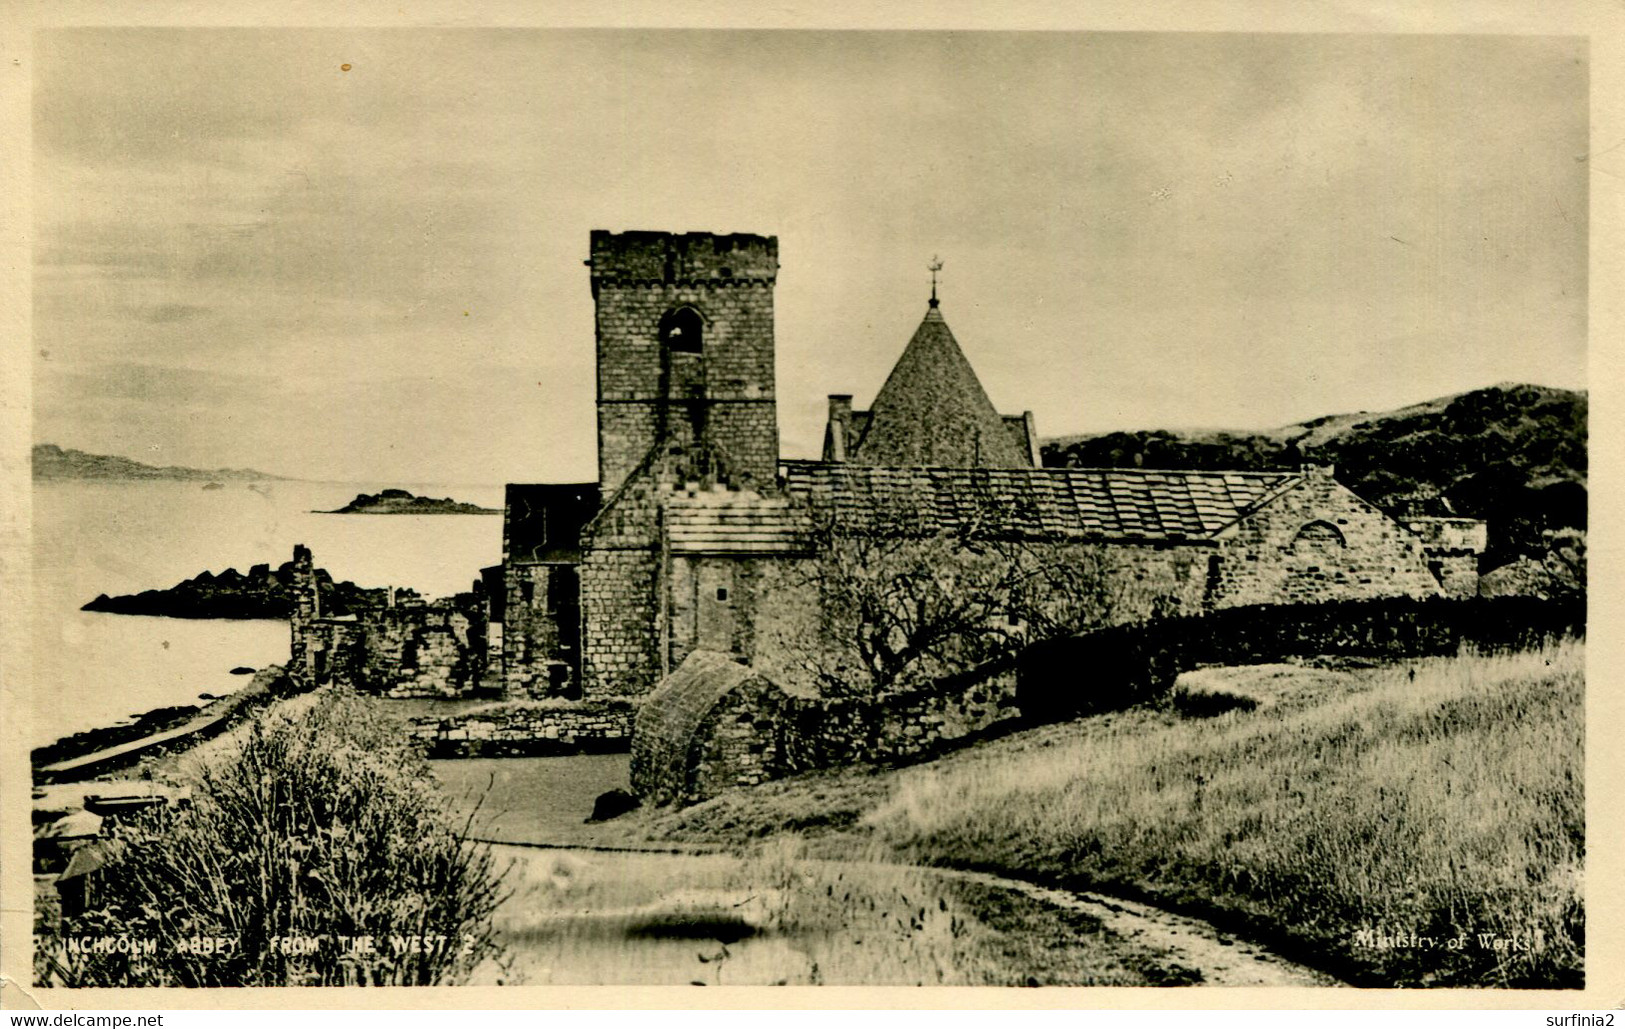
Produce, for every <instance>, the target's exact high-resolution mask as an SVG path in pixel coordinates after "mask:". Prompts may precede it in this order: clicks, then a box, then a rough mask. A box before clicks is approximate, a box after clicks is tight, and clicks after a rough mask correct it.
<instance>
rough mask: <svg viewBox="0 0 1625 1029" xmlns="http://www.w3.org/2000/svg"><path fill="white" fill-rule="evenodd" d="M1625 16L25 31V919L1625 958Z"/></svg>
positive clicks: (381, 951)
mask: <svg viewBox="0 0 1625 1029" xmlns="http://www.w3.org/2000/svg"><path fill="white" fill-rule="evenodd" d="M1602 59H1603V58H1602V56H1601V55H1600V54H1597V53H1595V52H1594V48H1593V46H1592V44H1591V41H1590V40H1589V39H1588V37H1586V36H1584V35H1575V34H1561V33H1552V34H1530V33H1513V32H1505V33H1497V32H1487V31H1486V32H1431V33H1426V34H1423V33H1406V32H1376V31H1372V32H1347V33H1344V32H1337V33H1308V32H1290V31H1279V32H1265V31H1243V32H1233V31H1232V32H1218V31H1082V30H1079V31H996V30H977V31H966V30H957V29H952V28H931V27H919V28H916V29H914V30H910V31H897V30H870V29H859V28H848V29H828V30H800V31H790V30H775V29H746V28H718V29H707V28H686V29H678V28H652V29H641V28H525V27H491V28H480V27H421V26H420V27H381V26H380V27H345V28H335V27H328V28H323V27H313V28H297V29H295V28H279V27H268V26H267V27H255V26H252V25H242V26H233V27H196V26H182V25H174V26H153V27H138V26H95V25H83V26H68V25H63V26H52V27H42V28H39V29H37V30H35V31H34V32H33V35H32V52H31V67H30V68H28V69H26V70H24V71H23V72H22V74H24V76H25V79H26V81H28V82H30V83H31V90H32V96H31V101H30V103H29V117H30V120H31V127H30V128H31V138H32V150H31V156H30V158H29V161H30V164H29V167H28V168H27V174H28V175H29V176H30V177H31V180H32V184H33V185H32V194H31V201H30V202H31V207H32V232H31V236H30V246H29V247H28V249H27V250H25V251H24V253H25V255H27V256H26V258H25V260H27V261H28V262H30V264H31V279H32V300H31V306H30V308H29V309H30V311H31V322H32V331H31V336H30V337H29V338H28V340H27V343H26V348H22V347H19V348H16V353H17V354H18V355H19V356H20V359H21V360H20V363H19V362H18V361H17V359H16V358H14V359H13V364H12V365H11V367H10V368H9V369H8V370H10V371H13V372H15V373H17V374H18V375H20V376H25V377H26V378H27V381H28V383H29V384H30V387H29V394H30V401H29V409H28V416H27V417H28V418H29V419H30V423H31V434H30V438H29V440H28V447H29V464H28V469H27V471H26V473H24V475H25V477H26V479H27V480H28V481H27V495H28V497H29V498H30V512H29V515H28V519H29V522H28V543H27V553H26V560H27V562H28V563H29V564H30V567H31V572H30V578H29V580H28V589H27V592H26V594H23V595H20V596H19V595H18V594H17V593H15V592H14V591H8V593H7V595H6V609H5V615H6V618H7V620H8V621H10V622H11V623H12V625H11V629H10V631H11V632H22V633H25V634H26V647H25V649H26V652H27V660H28V665H27V668H28V675H27V681H26V683H23V684H22V689H23V692H22V694H20V695H21V696H22V697H24V698H26V699H25V702H24V703H22V704H21V708H22V711H23V719H22V722H21V726H20V727H19V725H18V723H16V722H14V723H13V726H12V728H13V729H14V730H16V731H17V734H18V738H20V736H21V733H22V731H23V729H26V733H27V739H26V742H25V744H24V746H23V748H22V749H26V751H27V756H28V765H29V778H30V780H31V781H30V783H29V797H28V804H27V809H28V811H29V812H30V822H29V826H28V831H27V832H28V838H29V839H30V840H31V847H32V857H31V869H30V872H31V880H32V895H31V898H20V899H19V904H18V905H9V903H8V909H7V911H6V917H7V919H8V921H13V920H16V919H21V918H25V917H31V932H30V935H29V938H30V939H31V943H32V952H31V958H30V959H29V961H28V962H27V963H26V965H23V964H20V963H19V962H18V961H17V960H16V958H17V952H16V951H15V950H13V951H12V952H11V953H9V954H8V956H7V967H6V974H7V976H8V977H10V978H12V979H15V980H17V981H19V982H24V981H27V982H31V984H32V986H31V989H37V990H41V991H44V995H48V994H49V992H50V991H54V990H57V989H81V988H111V989H130V988H146V987H184V988H195V989H198V990H199V991H201V990H202V989H204V988H210V987H287V986H294V987H344V986H402V987H405V986H411V987H434V986H484V987H576V986H615V987H644V986H648V987H673V988H679V987H680V988H685V989H689V988H693V987H718V986H722V987H742V986H755V987H769V986H784V987H817V986H835V987H843V986H845V987H850V986H863V987H904V986H907V987H921V986H924V987H930V986H958V987H965V986H978V987H1080V986H1089V987H1144V988H1151V987H1192V988H1196V987H1212V986H1220V987H1262V988H1289V987H1298V988H1311V989H1314V990H1325V991H1339V990H1342V991H1349V990H1354V991H1359V990H1367V991H1369V990H1377V989H1381V990H1390V989H1397V988H1406V989H1413V988H1414V989H1424V990H1427V989H1433V990H1449V989H1473V990H1479V991H1490V992H1491V993H1493V994H1495V995H1497V996H1515V995H1516V993H1517V991H1535V990H1541V991H1548V990H1560V991H1581V990H1584V989H1585V987H1586V985H1587V976H1588V972H1590V973H1592V974H1595V973H1596V972H1597V971H1598V969H1597V967H1596V965H1595V964H1594V963H1592V962H1588V960H1587V945H1586V925H1587V912H1588V906H1587V902H1586V877H1585V870H1586V865H1587V848H1586V844H1587V818H1586V802H1587V781H1586V745H1585V743H1586V725H1587V718H1586V715H1587V693H1586V683H1587V675H1586V667H1587V665H1586V646H1587V642H1586V636H1587V631H1586V625H1587V535H1588V529H1589V525H1588V512H1589V509H1590V504H1589V495H1588V489H1589V485H1588V398H1589V393H1588V387H1589V382H1588V360H1589V358H1590V357H1591V356H1592V350H1591V346H1592V344H1591V341H1590V332H1591V328H1592V326H1591V319H1590V316H1589V312H1588V305H1589V303H1590V301H1591V299H1592V298H1591V291H1592V287H1591V285H1590V281H1589V280H1590V278H1591V275H1590V272H1589V261H1590V249H1589V245H1590V242H1589V241H1590V236H1589V233H1590V227H1591V221H1592V218H1591V214H1592V210H1593V202H1592V200H1591V198H1590V196H1589V193H1588V191H1589V189H1590V186H1591V177H1592V172H1593V170H1594V164H1593V163H1592V162H1590V161H1588V157H1589V156H1590V155H1591V153H1592V149H1593V142H1592V136H1591V131H1592V123H1591V117H1592V116H1591V106H1590V103H1591V90H1592V75H1593V70H1594V68H1593V66H1594V62H1598V61H1601V60H1602ZM13 71H16V69H13ZM1621 155H1625V152H1622V153H1621V154H1616V155H1613V156H1616V157H1617V156H1621ZM1615 286H1616V288H1617V284H1615ZM1596 288H1598V289H1601V288H1602V286H1601V284H1600V283H1599V284H1598V286H1597V287H1596ZM17 688H18V683H17V682H16V679H15V677H13V679H12V682H11V683H10V685H9V686H8V690H16V689H17ZM10 695H11V696H12V697H13V698H15V697H16V696H18V694H16V693H11V694H10ZM13 709H15V706H14V708H13ZM13 709H8V713H9V710H13ZM16 767H18V768H20V762H19V764H18V765H17V766H16ZM11 786H15V787H17V788H18V791H19V792H20V787H21V783H13V784H11ZM8 788H11V787H8ZM4 832H5V835H6V837H7V838H8V839H10V838H16V839H20V838H21V837H22V835H23V833H24V829H23V826H22V825H21V824H20V821H18V820H16V819H10V820H8V822H7V824H6V826H5V829H4ZM17 871H18V869H15V868H14V869H12V874H15V873H16V872H17ZM24 907H30V908H31V909H30V910H28V911H27V912H26V913H25V912H24V911H23V908H24ZM14 966H15V967H14ZM240 992H241V991H240ZM1150 992H1152V993H1154V992H1156V991H1150ZM693 993H694V995H695V996H707V995H702V994H700V993H699V991H693ZM1493 1002H1494V1001H1491V1003H1493ZM232 1003H245V1004H254V1003H255V1001H254V1000H253V999H252V996H249V997H248V999H238V1000H233V1001H232ZM296 1003H297V1002H296ZM610 1003H614V1001H610ZM687 1003H703V1000H693V1001H689V1002H687ZM813 1003H816V1000H815V1001H814V1002H813ZM1565 1003H1566V1002H1565Z"/></svg>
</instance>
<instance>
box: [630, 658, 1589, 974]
mask: <svg viewBox="0 0 1625 1029" xmlns="http://www.w3.org/2000/svg"><path fill="white" fill-rule="evenodd" d="M1278 667H1283V668H1284V669H1285V670H1284V671H1282V672H1279V673H1270V674H1267V675H1266V674H1256V675H1252V676H1251V678H1252V679H1253V680H1256V682H1257V686H1256V690H1261V691H1262V692H1259V694H1258V696H1259V699H1260V702H1259V703H1258V704H1257V707H1256V710H1247V708H1248V707H1249V705H1248V704H1246V703H1245V702H1243V703H1241V704H1239V705H1234V707H1235V710H1232V711H1229V712H1228V713H1216V712H1212V711H1211V706H1210V705H1209V704H1207V703H1206V702H1204V701H1201V700H1200V699H1197V698H1196V697H1195V696H1194V695H1193V696H1192V697H1190V698H1188V702H1189V703H1190V704H1191V705H1193V706H1194V707H1195V708H1197V709H1200V710H1193V711H1192V712H1191V713H1192V714H1204V715H1206V714H1211V717H1205V718H1200V719H1188V718H1182V717H1180V715H1179V714H1178V713H1177V712H1175V711H1173V710H1169V709H1168V708H1157V709H1141V710H1138V711H1132V712H1126V713H1115V714H1107V715H1101V716H1097V717H1093V718H1086V719H1083V720H1080V721H1078V722H1074V723H1070V724H1064V725H1055V726H1046V727H1044V728H1042V729H1038V730H1033V731H1031V732H1029V733H1024V734H1018V735H1016V736H1012V737H1009V738H1006V739H1003V740H996V741H991V742H989V743H985V744H983V745H981V746H979V747H976V748H974V749H973V750H970V751H966V752H962V753H960V754H956V755H951V756H949V757H947V758H944V759H942V760H939V761H936V762H933V763H930V764H927V765H921V766H917V767H914V768H910V769H903V770H899V771H892V772H885V771H878V770H876V769H872V768H860V769H852V770H848V771H847V772H845V773H843V774H828V773H826V774H820V775H817V776H810V777H807V778H806V779H805V780H802V781H794V780H792V781H789V782H786V783H775V784H770V785H769V786H766V787H760V788H758V789H757V790H753V791H746V792H742V793H740V794H737V795H734V796H725V797H722V798H718V800H717V801H715V802H712V803H711V804H705V805H700V806H698V807H695V808H692V809H690V810H688V811H686V812H683V813H681V814H680V815H676V816H671V817H670V818H668V819H666V820H663V821H662V822H660V823H657V824H656V829H657V831H658V832H660V833H661V834H664V835H670V836H680V837H687V838H695V837H697V836H710V837H722V838H749V837H753V836H756V835H760V834H766V833H771V832H774V831H778V830H779V827H781V826H783V825H786V824H796V825H798V826H799V828H800V829H801V830H802V831H804V832H805V831H816V830H814V829H813V825H812V821H811V819H812V818H813V816H814V815H815V814H816V815H817V816H819V817H822V818H823V819H825V820H826V821H828V822H829V823H831V824H832V825H833V826H835V827H836V828H835V830H834V832H835V833H836V835H834V836H832V837H831V839H830V842H829V843H828V844H827V846H828V847H829V849H830V852H831V853H840V852H842V851H844V850H847V849H849V848H850V847H851V846H852V845H853V844H852V842H851V841H852V839H853V838H854V837H859V838H863V839H864V840H866V841H867V843H868V845H873V846H880V847H883V848H885V850H886V851H887V852H888V853H891V854H892V855H894V856H896V857H899V858H903V859H907V860H911V861H915V862H920V863H927V864H943V865H952V866H959V867H975V868H982V869H986V870H988V871H993V872H997V873H999V874H1002V875H1007V876H1012V877H1018V878H1027V879H1033V880H1039V881H1044V882H1048V883H1053V884H1056V885H1061V886H1066V887H1072V888H1080V889H1081V888H1094V889H1104V890H1106V891H1108V892H1118V893H1122V894H1126V895H1137V896H1142V897H1145V898H1148V899H1150V900H1152V901H1154V902H1156V903H1159V904H1163V905H1167V906H1172V907H1175V908H1179V909H1183V910H1186V911H1188V912H1190V913H1193V914H1197V915H1199V916H1202V917H1205V918H1208V919H1210V920H1212V921H1213V922H1215V923H1216V924H1218V925H1220V926H1221V927H1225V928H1229V929H1231V930H1232V931H1235V932H1238V933H1240V934H1242V935H1244V936H1248V937H1251V938H1254V939H1257V940H1259V941H1260V942H1264V943H1267V944H1272V945H1274V946H1275V947H1276V949H1277V950H1279V951H1280V952H1281V953H1283V954H1284V955H1286V956H1288V957H1291V958H1293V959H1295V960H1299V961H1303V962H1306V963H1309V964H1314V965H1318V966H1319V967H1321V968H1322V969H1324V970H1326V971H1329V972H1332V973H1333V974H1336V975H1339V976H1340V977H1342V978H1345V979H1348V980H1350V981H1352V982H1355V983H1357V984H1360V985H1368V986H1512V987H1547V988H1549V987H1577V986H1580V985H1582V981H1583V948H1584V936H1585V918H1584V909H1583V896H1582V889H1581V877H1582V868H1583V859H1584V849H1585V830H1584V826H1585V818H1584V794H1583V788H1582V781H1581V780H1582V772H1583V768H1584V760H1583V750H1582V748H1583V740H1584V715H1583V712H1584V644H1583V643H1579V642H1575V641H1566V642H1562V643H1558V644H1553V645H1549V646H1546V647H1544V648H1541V649H1537V650H1532V651H1527V652H1522V653H1512V654H1497V655H1478V654H1464V655H1462V656H1458V657H1447V658H1426V659H1420V660H1413V661H1407V662H1403V663H1398V664H1393V665H1387V666H1384V667H1380V668H1373V669H1363V670H1354V671H1329V670H1318V669H1313V668H1299V669H1298V670H1296V671H1292V670H1291V669H1289V668H1285V666H1278ZM1218 671H1219V670H1215V671H1214V673H1208V678H1207V682H1208V684H1209V688H1208V689H1204V691H1203V692H1211V684H1212V682H1213V681H1214V676H1215V674H1216V673H1217V672H1218ZM1236 671H1237V672H1241V673H1248V671H1249V670H1247V669H1237V670H1236ZM1243 678H1247V676H1243ZM1276 682H1279V683H1282V684H1284V686H1276V685H1274V683H1276ZM1301 683H1308V684H1311V685H1310V686H1307V687H1306V686H1303V685H1298V684H1301ZM1315 684H1319V685H1315ZM798 812H799V814H798ZM1457 941H1459V943H1458V942H1457Z"/></svg>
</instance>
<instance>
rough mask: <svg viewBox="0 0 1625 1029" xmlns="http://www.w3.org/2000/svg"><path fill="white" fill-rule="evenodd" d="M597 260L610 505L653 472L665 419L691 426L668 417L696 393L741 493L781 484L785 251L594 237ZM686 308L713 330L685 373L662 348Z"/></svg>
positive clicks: (602, 450)
mask: <svg viewBox="0 0 1625 1029" xmlns="http://www.w3.org/2000/svg"><path fill="white" fill-rule="evenodd" d="M591 249H592V258H591V264H592V289H593V297H594V303H595V310H596V324H597V340H598V355H597V356H598V411H599V432H598V435H599V439H598V444H599V447H598V460H599V483H600V485H601V486H602V488H603V490H604V492H605V493H606V494H609V493H612V492H613V491H614V490H615V489H616V488H617V487H618V486H619V485H620V483H621V482H622V481H623V480H624V479H625V478H626V476H627V475H628V474H629V473H630V472H631V470H632V469H633V468H635V467H636V466H637V465H638V463H639V462H641V461H642V460H643V458H644V456H645V454H647V453H648V451H649V448H650V447H651V446H652V445H653V444H654V442H655V440H656V439H657V438H658V434H659V429H658V427H659V426H660V424H661V423H662V420H663V418H664V419H665V420H667V421H669V420H673V419H676V418H679V417H684V418H686V417H688V416H687V414H686V413H685V412H680V411H676V410H671V409H668V408H666V406H665V405H667V404H668V403H669V402H671V401H679V400H680V401H685V402H686V401H688V400H690V399H693V398H694V394H695V393H696V392H699V393H701V394H702V395H703V400H704V402H705V404H704V406H705V407H706V411H705V413H704V415H703V416H702V421H703V423H704V424H705V425H706V426H707V427H708V435H710V436H711V437H713V439H714V441H715V442H716V443H717V444H718V445H719V446H720V447H721V448H722V449H723V451H725V452H726V453H727V454H728V455H729V457H730V458H731V459H732V461H733V462H734V465H735V469H734V470H735V473H736V475H737V476H738V480H737V481H736V485H746V484H748V483H749V482H754V483H757V484H764V485H765V484H771V483H772V482H773V481H774V479H775V476H776V475H777V470H778V456H779V454H778V416H777V413H776V408H775V402H774V368H773V366H774V346H773V285H774V280H775V278H776V276H777V273H778V243H777V241H776V240H773V239H769V238H763V237H759V236H712V235H709V234H704V233H694V234H690V235H686V236H685V235H671V234H664V233H623V234H618V235H617V234H612V233H607V232H594V233H593V234H592V239H591ZM679 307H691V308H693V309H694V310H695V311H696V312H698V313H699V315H700V316H701V319H702V321H703V347H702V352H701V354H700V355H698V356H697V357H695V358H690V357H689V355H681V357H680V358H679V360H680V362H682V363H684V364H685V367H683V368H680V369H679V368H674V367H673V365H672V360H671V358H672V356H673V355H667V354H664V353H662V344H661V340H660V323H661V319H662V318H663V317H664V316H665V315H666V314H667V313H668V312H670V311H672V310H674V309H676V308H679ZM687 364H695V365H697V367H692V368H691V367H687V366H686V365H687ZM679 372H680V373H681V374H676V373H679ZM674 376H675V378H674ZM678 379H681V380H682V381H680V382H679V381H677V380H678Z"/></svg>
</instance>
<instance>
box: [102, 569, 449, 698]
mask: <svg viewBox="0 0 1625 1029" xmlns="http://www.w3.org/2000/svg"><path fill="white" fill-rule="evenodd" d="M316 588H317V590H318V591H319V593H320V595H321V605H322V613H323V614H327V615H347V614H354V613H355V612H357V611H359V610H361V609H363V608H370V607H380V606H383V605H384V604H386V603H387V602H388V593H389V591H388V590H385V589H367V588H365V587H362V586H357V585H356V584H355V583H353V582H334V581H333V577H332V576H331V575H330V574H328V572H327V570H326V569H324V568H318V569H316ZM395 595H396V599H397V600H400V599H403V598H406V597H415V596H417V594H416V592H415V591H412V590H402V589H397V590H396V591H395ZM80 610H83V611H101V612H106V613H108V614H119V615H157V616H159V617H163V618H278V619H285V618H287V617H288V616H289V614H290V613H291V612H292V611H293V562H291V561H287V562H284V563H283V564H282V565H281V566H280V567H278V568H276V569H272V568H271V566H270V565H268V564H260V565H255V566H254V567H252V568H250V569H249V570H248V574H247V575H244V574H243V573H241V572H239V571H237V569H235V568H227V569H226V570H225V571H223V572H221V573H220V574H219V575H216V574H214V573H213V572H201V573H199V574H197V575H195V576H193V577H192V578H190V579H187V580H186V581H184V582H180V583H176V584H175V585H174V586H171V587H169V588H168V589H163V590H146V591H144V592H141V593H133V594H129V595H126V596H120V597H110V596H108V595H107V594H105V593H103V594H101V595H99V596H98V597H97V598H96V599H95V600H92V601H91V602H90V603H88V604H86V605H85V606H84V607H83V608H81V609H80ZM245 671H248V672H252V671H253V669H245ZM234 674H240V673H235V672H234Z"/></svg>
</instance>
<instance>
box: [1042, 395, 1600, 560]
mask: <svg viewBox="0 0 1625 1029" xmlns="http://www.w3.org/2000/svg"><path fill="white" fill-rule="evenodd" d="M1586 419H1587V397H1586V394H1585V392H1584V391H1578V392H1577V391H1573V390H1565V389H1554V388H1551V387H1548V386H1530V385H1522V384H1511V383H1508V384H1502V385H1499V386H1490V387H1488V388H1486V389H1477V390H1472V391H1470V392H1467V393H1460V394H1456V395H1454V396H1448V397H1440V398H1438V399H1436V400H1429V401H1427V402H1425V403H1421V404H1415V405H1412V406H1410V407H1403V408H1400V409H1398V410H1395V411H1386V412H1378V413H1373V412H1360V413H1357V414H1343V415H1330V416H1327V417H1324V418H1316V419H1313V420H1311V421H1308V422H1303V423H1300V424H1297V425H1288V426H1283V427H1281V428H1279V429H1267V430H1262V431H1257V432H1221V431H1201V432H1170V431H1167V430H1147V431H1138V432H1108V433H1100V434H1096V435H1089V436H1068V437H1063V438H1059V439H1053V440H1049V441H1046V442H1045V443H1044V445H1043V457H1044V463H1045V464H1046V465H1050V466H1057V467H1073V468H1189V469H1204V470H1220V469H1237V470H1250V469H1265V468H1293V467H1296V466H1297V465H1299V464H1300V463H1302V462H1304V461H1312V462H1316V463H1321V464H1328V463H1329V464H1333V465H1335V466H1336V467H1337V478H1338V481H1340V482H1342V483H1343V484H1344V485H1346V486H1348V487H1349V488H1350V489H1352V490H1353V491H1354V492H1355V493H1357V494H1359V495H1360V496H1361V497H1363V498H1364V499H1365V500H1368V501H1370V502H1371V503H1373V504H1375V505H1376V506H1378V507H1380V508H1382V509H1384V510H1386V511H1389V512H1391V513H1394V514H1397V515H1407V514H1408V515H1427V514H1438V515H1445V514H1456V515H1461V516H1463V517H1467V518H1483V519H1485V520H1486V521H1488V522H1489V523H1490V543H1489V550H1488V551H1487V552H1486V554H1485V559H1484V563H1483V567H1484V568H1485V569H1490V568H1495V567H1497V566H1499V565H1502V564H1506V563H1508V562H1511V561H1513V560H1516V559H1517V558H1519V557H1534V558H1539V557H1541V556H1542V555H1543V554H1545V553H1546V551H1547V549H1548V546H1547V543H1546V542H1545V541H1544V540H1543V533H1545V532H1556V531H1561V530H1573V529H1580V530H1583V529H1585V527H1586V500H1587V493H1586V490H1587V482H1586V477H1587V461H1586V447H1587V438H1588V437H1587V428H1586Z"/></svg>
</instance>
